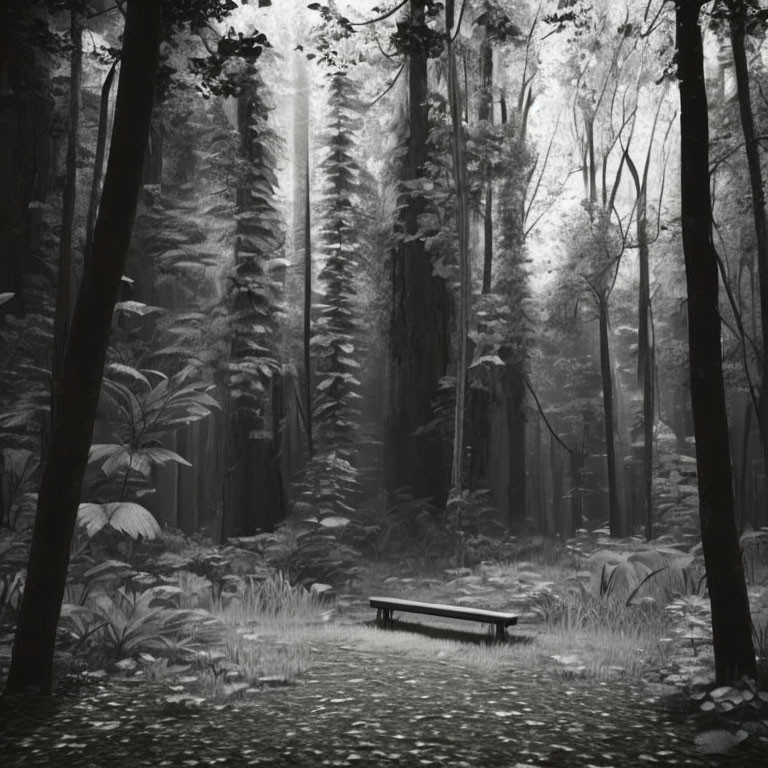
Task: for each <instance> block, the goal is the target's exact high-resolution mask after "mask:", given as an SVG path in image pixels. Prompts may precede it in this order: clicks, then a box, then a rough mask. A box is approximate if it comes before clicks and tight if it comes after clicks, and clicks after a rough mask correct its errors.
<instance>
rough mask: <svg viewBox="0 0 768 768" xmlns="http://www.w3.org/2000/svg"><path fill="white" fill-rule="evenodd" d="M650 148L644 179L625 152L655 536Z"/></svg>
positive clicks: (648, 519) (646, 487)
mask: <svg viewBox="0 0 768 768" xmlns="http://www.w3.org/2000/svg"><path fill="white" fill-rule="evenodd" d="M651 142H653V136H651ZM650 152H651V146H649V147H648V153H649V154H648V157H647V158H646V163H645V169H644V172H643V177H642V179H641V178H640V174H639V173H638V171H637V167H636V166H635V164H634V162H633V161H632V158H631V157H630V156H629V152H628V151H627V152H626V153H625V158H626V161H627V168H628V169H629V172H630V174H631V175H632V181H633V183H634V185H635V195H636V203H635V206H636V219H635V220H636V222H637V253H638V256H637V259H638V263H639V267H640V280H639V284H638V300H637V379H638V381H639V382H640V383H641V384H642V386H643V488H642V493H643V511H644V518H643V519H644V524H645V538H646V540H647V541H650V540H651V539H652V538H653V422H654V419H655V403H654V387H653V380H654V371H653V367H654V350H653V347H652V345H651V331H650V323H651V318H650V314H651V313H650V309H651V277H650V252H649V246H648V160H649V159H650Z"/></svg>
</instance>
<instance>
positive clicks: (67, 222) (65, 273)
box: [51, 11, 83, 424]
mask: <svg viewBox="0 0 768 768" xmlns="http://www.w3.org/2000/svg"><path fill="white" fill-rule="evenodd" d="M70 17H71V18H70V26H69V28H70V37H71V38H72V59H71V62H70V70H69V134H68V137H67V178H66V182H65V185H64V195H63V198H62V203H61V233H60V234H59V278H58V286H57V289H56V315H55V317H54V323H53V364H52V366H51V424H54V423H55V422H56V418H57V415H58V408H59V390H60V387H61V375H62V366H63V364H64V348H65V346H66V343H67V335H68V331H69V315H70V311H71V304H72V298H71V297H72V232H73V228H74V222H75V197H76V194H77V142H78V136H79V123H80V81H81V79H82V73H83V49H82V38H83V28H82V24H81V21H80V19H79V18H78V14H77V12H75V11H71V13H70Z"/></svg>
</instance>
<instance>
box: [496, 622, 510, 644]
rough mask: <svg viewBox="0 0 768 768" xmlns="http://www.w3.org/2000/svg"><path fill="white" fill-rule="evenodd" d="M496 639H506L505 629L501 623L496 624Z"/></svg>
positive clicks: (500, 640) (501, 640)
mask: <svg viewBox="0 0 768 768" xmlns="http://www.w3.org/2000/svg"><path fill="white" fill-rule="evenodd" d="M496 639H497V640H498V641H499V642H503V641H504V640H506V639H507V630H506V629H505V628H504V625H503V624H497V625H496Z"/></svg>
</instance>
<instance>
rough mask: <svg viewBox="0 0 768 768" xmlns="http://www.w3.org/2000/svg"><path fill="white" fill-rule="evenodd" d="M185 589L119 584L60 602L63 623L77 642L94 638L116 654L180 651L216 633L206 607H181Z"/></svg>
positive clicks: (64, 627)
mask: <svg viewBox="0 0 768 768" xmlns="http://www.w3.org/2000/svg"><path fill="white" fill-rule="evenodd" d="M180 595H181V590H180V589H178V588H177V587H168V586H159V587H152V588H150V589H147V590H144V591H141V592H132V591H130V590H129V589H128V588H126V587H124V586H121V587H118V588H117V589H116V590H115V591H114V592H113V593H111V594H110V593H107V592H100V593H98V594H91V595H89V599H88V601H87V602H86V603H85V604H84V605H82V604H81V605H73V604H70V603H65V604H64V605H62V613H61V621H60V629H61V631H64V632H65V633H68V635H69V637H70V638H71V639H72V640H74V641H75V642H76V643H77V644H78V645H80V646H83V645H84V644H86V643H91V644H93V643H96V644H98V646H99V648H100V649H103V650H105V651H106V652H108V653H110V654H111V655H112V656H114V657H115V658H123V657H127V656H132V655H134V654H137V653H162V654H166V655H170V656H177V655H179V654H181V653H182V652H183V651H185V650H189V649H190V648H191V646H192V645H193V644H194V643H195V642H199V641H202V640H203V639H204V638H206V637H208V638H209V639H210V637H211V636H212V635H215V633H216V632H217V630H218V626H219V625H218V622H217V621H216V620H215V619H214V618H213V617H212V616H211V614H209V613H208V612H207V611H203V610H200V609H196V610H191V609H181V608H178V599H179V596H180Z"/></svg>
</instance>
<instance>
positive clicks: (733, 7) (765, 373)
mask: <svg viewBox="0 0 768 768" xmlns="http://www.w3.org/2000/svg"><path fill="white" fill-rule="evenodd" d="M728 6H729V8H730V12H731V13H730V33H731V48H732V49H733V63H734V70H735V72H736V86H737V89H738V94H739V114H740V116H741V129H742V132H743V133H744V151H745V152H746V155H747V165H748V167H749V185H750V188H751V191H752V215H753V217H754V223H755V240H756V243H757V259H756V261H757V275H758V285H759V292H760V330H761V332H762V338H763V350H768V222H767V221H766V218H765V188H764V186H763V171H762V166H761V165H760V145H759V143H758V141H757V132H756V130H755V118H754V112H753V110H752V96H751V94H750V90H749V66H748V64H747V53H746V50H745V48H744V35H745V31H746V29H745V27H746V6H745V3H744V0H729V3H728ZM763 357H765V353H764V354H763ZM758 405H759V413H757V414H756V415H757V418H758V420H759V422H760V424H761V427H762V428H761V430H760V434H761V435H767V434H768V432H767V431H766V430H767V429H768V370H766V367H765V366H763V370H762V372H761V378H760V400H759V403H758ZM762 447H763V467H764V472H765V474H766V476H767V477H768V445H766V444H765V443H763V446H762Z"/></svg>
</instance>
